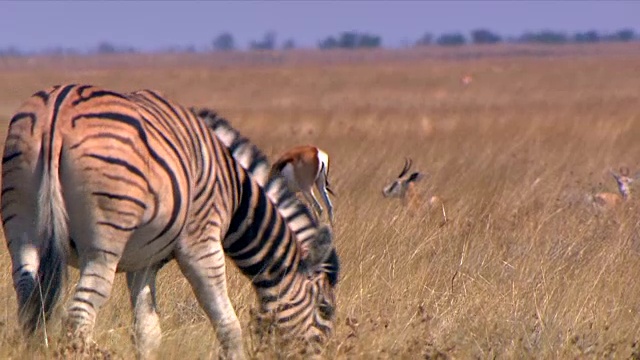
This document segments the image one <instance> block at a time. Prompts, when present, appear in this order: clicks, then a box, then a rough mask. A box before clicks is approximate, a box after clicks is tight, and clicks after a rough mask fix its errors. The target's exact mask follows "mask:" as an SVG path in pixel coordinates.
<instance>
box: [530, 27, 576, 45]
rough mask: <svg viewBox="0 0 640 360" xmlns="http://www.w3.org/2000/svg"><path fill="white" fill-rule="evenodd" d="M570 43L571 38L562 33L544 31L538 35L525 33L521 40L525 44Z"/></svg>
mask: <svg viewBox="0 0 640 360" xmlns="http://www.w3.org/2000/svg"><path fill="white" fill-rule="evenodd" d="M568 41H569V37H568V36H567V35H566V34H565V33H562V32H557V31H551V30H543V31H540V32H537V33H533V32H527V33H524V35H522V36H521V37H520V39H519V42H523V43H542V44H564V43H566V42H568Z"/></svg>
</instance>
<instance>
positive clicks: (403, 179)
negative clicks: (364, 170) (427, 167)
mask: <svg viewBox="0 0 640 360" xmlns="http://www.w3.org/2000/svg"><path fill="white" fill-rule="evenodd" d="M412 163H413V162H412V161H411V159H405V161H404V167H403V168H402V171H400V175H398V177H397V178H396V179H395V180H393V181H392V182H391V184H389V185H387V186H385V187H384V188H383V189H382V195H383V196H384V197H389V198H400V199H402V202H403V203H405V204H406V203H407V201H409V200H411V198H413V197H415V194H416V190H415V184H416V183H417V182H418V181H420V180H422V178H423V177H424V174H423V173H421V172H417V171H416V172H413V173H411V174H409V170H410V169H411V165H412Z"/></svg>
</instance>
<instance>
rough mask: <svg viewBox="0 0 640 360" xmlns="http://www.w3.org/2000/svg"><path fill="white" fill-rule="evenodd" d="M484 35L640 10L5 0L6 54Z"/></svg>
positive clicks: (590, 25) (545, 4)
mask: <svg viewBox="0 0 640 360" xmlns="http://www.w3.org/2000/svg"><path fill="white" fill-rule="evenodd" d="M478 27H486V28H489V29H491V30H494V31H496V32H498V33H500V34H501V35H507V36H509V35H519V34H521V33H522V32H524V31H526V30H541V29H552V30H561V31H566V32H568V33H572V32H574V31H584V30H589V29H596V30H598V31H601V32H610V31H614V30H617V29H620V28H623V27H631V28H633V29H634V30H636V32H640V1H564V2H559V1H541V0H537V1H517V2H516V1H349V2H346V1H293V0H289V1H88V0H84V1H29V0H22V1H7V0H0V48H3V47H7V46H10V45H14V46H17V47H19V48H20V49H23V50H29V51H31V50H39V49H43V48H48V47H54V46H63V47H73V48H78V49H82V50H86V49H89V48H93V47H95V46H96V44H97V43H98V42H100V41H110V42H113V43H116V44H120V45H131V46H134V47H136V48H139V49H143V50H154V49H159V48H164V47H169V46H173V45H179V46H182V45H190V44H193V45H196V46H197V47H199V48H201V47H204V46H209V44H210V43H211V40H212V39H213V38H214V37H215V35H217V34H219V33H220V32H222V31H229V32H231V33H232V34H233V35H234V36H235V39H236V42H237V44H238V45H240V46H241V47H246V45H247V43H248V42H249V41H250V40H255V39H259V38H261V37H262V35H263V34H264V33H265V32H266V31H268V30H273V31H275V32H276V33H277V35H278V41H279V42H281V41H282V40H284V39H285V38H289V37H292V38H294V39H295V40H296V43H297V44H298V45H301V46H307V47H311V46H315V45H316V44H317V42H318V40H320V39H321V38H324V37H326V36H328V35H332V34H337V33H339V32H341V31H346V30H358V31H366V32H371V33H375V34H379V35H381V36H382V38H383V44H384V45H385V46H398V45H401V44H402V43H403V42H404V41H408V42H411V43H413V42H414V41H415V40H416V39H417V38H419V37H420V36H421V35H422V34H423V33H425V32H432V33H434V34H439V33H442V32H449V31H458V30H459V31H462V32H464V33H465V34H466V33H468V31H470V30H472V29H475V28H478Z"/></svg>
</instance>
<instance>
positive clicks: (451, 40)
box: [436, 33, 467, 46]
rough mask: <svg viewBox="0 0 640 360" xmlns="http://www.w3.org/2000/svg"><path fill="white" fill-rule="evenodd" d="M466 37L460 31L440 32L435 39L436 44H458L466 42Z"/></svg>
mask: <svg viewBox="0 0 640 360" xmlns="http://www.w3.org/2000/svg"><path fill="white" fill-rule="evenodd" d="M466 42H467V39H466V38H465V37H464V35H462V34H461V33H448V34H442V35H440V36H439V37H438V40H436V43H437V44H438V45H442V46H460V45H464V44H466Z"/></svg>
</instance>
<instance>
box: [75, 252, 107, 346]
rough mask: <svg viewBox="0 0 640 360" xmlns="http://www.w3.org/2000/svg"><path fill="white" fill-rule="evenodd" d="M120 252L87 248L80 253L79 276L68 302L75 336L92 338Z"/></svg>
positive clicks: (83, 340)
mask: <svg viewBox="0 0 640 360" xmlns="http://www.w3.org/2000/svg"><path fill="white" fill-rule="evenodd" d="M119 260H120V255H119V253H116V252H112V251H109V250H100V249H96V248H93V249H86V252H85V253H84V254H82V255H81V257H80V279H79V281H78V285H77V286H76V289H75V293H74V295H73V298H72V299H71V302H70V303H69V307H68V311H67V319H66V326H67V330H68V331H69V333H68V336H70V337H71V338H72V340H81V341H82V343H83V344H87V343H89V342H91V341H92V336H93V327H94V325H95V321H96V315H97V313H98V311H99V310H100V308H101V307H102V306H103V305H104V303H105V302H106V301H107V299H108V298H109V295H110V294H111V289H112V288H113V279H114V277H115V274H116V267H117V266H118V261H119Z"/></svg>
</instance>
